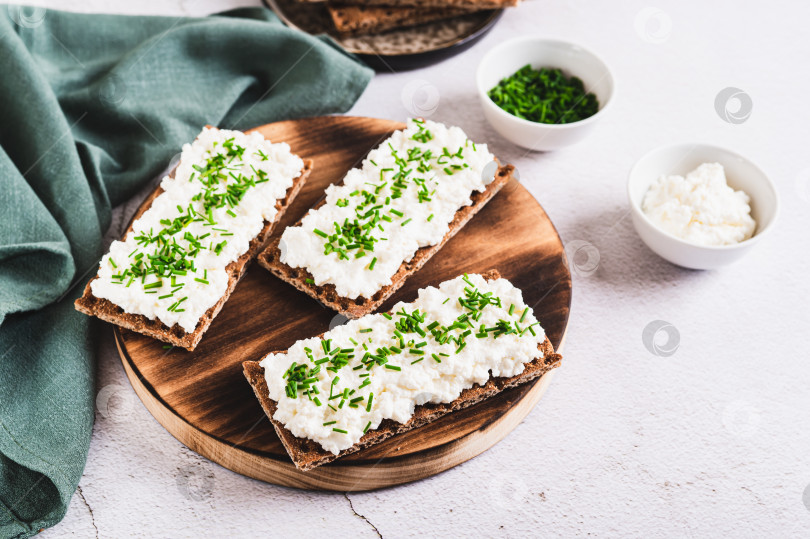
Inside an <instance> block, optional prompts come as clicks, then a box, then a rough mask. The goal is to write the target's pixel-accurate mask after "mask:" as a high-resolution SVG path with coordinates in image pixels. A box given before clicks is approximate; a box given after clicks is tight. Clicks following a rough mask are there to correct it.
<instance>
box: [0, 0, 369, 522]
mask: <svg viewBox="0 0 810 539" xmlns="http://www.w3.org/2000/svg"><path fill="white" fill-rule="evenodd" d="M0 59H2V60H1V61H2V74H1V75H0V184H1V185H2V189H0V537H27V536H30V535H33V534H35V533H37V531H38V530H40V529H41V528H45V527H48V526H52V525H54V524H55V523H57V522H59V520H61V519H62V517H63V516H64V514H65V512H66V510H67V506H68V503H69V501H70V498H71V496H72V495H73V492H74V490H75V488H76V486H77V484H78V482H79V479H80V477H81V474H82V471H83V469H84V464H85V460H86V457H87V449H88V445H89V442H90V435H91V431H92V423H93V417H94V411H93V401H94V388H93V385H94V376H95V370H94V357H93V355H94V350H95V341H96V340H97V337H98V336H97V334H96V332H95V331H94V330H95V329H97V328H96V326H95V324H94V323H93V322H91V319H90V318H88V317H86V316H83V315H81V314H79V313H77V312H75V311H74V310H73V305H72V304H73V300H74V299H75V298H76V297H77V296H78V295H79V294H80V293H81V290H82V288H83V286H84V284H85V282H86V280H87V279H88V277H89V276H90V275H91V274H92V271H93V270H94V269H95V268H96V267H97V265H98V258H99V257H100V255H101V238H102V234H103V233H104V231H105V230H106V228H107V227H108V225H109V223H110V214H111V207H112V206H114V205H116V204H118V203H120V202H122V201H124V200H126V199H127V198H128V197H130V196H132V195H133V194H134V193H135V192H136V191H137V190H138V188H139V187H140V186H142V185H143V184H144V182H146V181H148V180H149V179H150V178H152V177H154V176H155V175H156V174H158V173H159V172H160V171H161V170H163V169H165V168H166V166H167V165H168V164H169V162H170V160H171V158H172V157H173V156H174V155H176V154H177V153H178V152H179V150H180V147H181V145H182V144H183V143H185V142H188V141H190V140H192V139H193V138H194V136H195V135H196V134H197V132H199V130H200V128H201V127H202V126H203V125H205V124H212V125H217V126H221V127H226V128H236V129H242V128H248V127H251V126H255V125H261V124H264V123H267V122H272V121H274V120H280V119H285V118H296V117H304V116H314V115H319V114H327V113H334V112H343V111H345V110H347V109H348V108H349V107H350V106H351V105H352V104H353V103H354V101H355V100H356V99H357V98H358V97H359V95H360V94H361V93H362V91H363V89H364V88H365V87H366V85H367V84H368V81H369V80H370V78H371V76H372V72H371V70H369V69H368V68H366V67H364V66H362V65H361V64H359V63H358V62H356V61H355V60H354V59H353V58H351V57H350V56H348V55H346V54H345V53H343V52H342V51H340V50H339V49H338V48H337V47H336V46H333V44H332V43H331V42H330V41H328V40H325V39H323V40H322V39H318V38H314V37H311V36H308V35H305V34H303V33H301V32H297V31H294V30H291V29H289V28H286V27H285V26H283V25H282V24H281V23H280V22H279V21H278V19H277V18H276V17H275V16H274V15H273V14H272V13H271V12H270V11H268V10H266V9H262V8H250V9H240V10H234V11H230V12H227V13H221V14H218V15H214V16H211V17H205V18H182V17H181V18H172V17H125V16H115V15H80V14H73V13H64V12H59V11H52V10H44V9H41V8H30V7H19V6H0Z"/></svg>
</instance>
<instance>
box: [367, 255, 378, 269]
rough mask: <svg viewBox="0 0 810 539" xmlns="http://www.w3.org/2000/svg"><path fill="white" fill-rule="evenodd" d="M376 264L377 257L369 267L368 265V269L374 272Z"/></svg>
mask: <svg viewBox="0 0 810 539" xmlns="http://www.w3.org/2000/svg"><path fill="white" fill-rule="evenodd" d="M376 263H377V257H376V256H375V257H374V258H373V259H372V260H371V264H369V265H368V269H370V270H373V269H374V264H376Z"/></svg>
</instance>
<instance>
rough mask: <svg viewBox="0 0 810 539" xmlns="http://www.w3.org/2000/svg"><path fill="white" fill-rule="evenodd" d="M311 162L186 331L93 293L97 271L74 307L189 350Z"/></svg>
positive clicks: (265, 238)
mask: <svg viewBox="0 0 810 539" xmlns="http://www.w3.org/2000/svg"><path fill="white" fill-rule="evenodd" d="M312 165H313V163H312V160H310V159H304V169H303V171H302V172H301V175H300V176H298V177H297V178H295V179H294V180H293V184H292V186H291V187H290V188H289V189H287V193H286V195H285V196H284V198H282V199H279V200H277V201H276V210H278V211H277V212H276V215H275V218H274V220H273V221H265V223H264V227H263V228H262V230H261V231H260V232H259V233H258V234H257V235H256V237H254V238H253V239H252V240H251V241H250V243H249V244H248V250H247V251H246V252H245V253H243V254H242V256H240V257H239V258H238V259H236V260H234V261H233V262H231V263H230V264H228V265H227V266H226V268H225V269H226V270H227V271H228V273H229V274H230V275H229V277H228V288H227V290H226V291H225V294H224V295H223V296H222V297H221V298H219V301H217V302H216V303H215V304H214V305H213V306H212V307H211V308H210V309H208V310H207V311H205V314H203V316H202V317H201V318H200V321H199V323H198V324H197V327H196V328H195V329H194V331H193V332H191V333H188V332H186V331H185V330H184V329H183V328H181V327H180V326H179V325H178V324H174V325H173V326H172V327H169V326H167V325H166V324H164V323H163V322H161V321H160V320H158V319H157V318H155V319H154V320H150V319H149V318H147V317H146V316H143V315H140V314H132V313H127V312H125V311H124V310H123V309H122V308H121V307H119V306H118V305H116V304H115V303H113V302H111V301H110V300H108V299H104V298H98V297H96V296H94V295H93V292H92V290H91V289H90V284H91V283H92V282H93V281H94V280H95V279H98V275H96V276H95V277H93V278H92V279H90V281H89V282H88V283H87V285H86V286H85V287H84V293H83V294H82V296H81V297H80V298H79V299H77V300H76V302H75V303H74V306H75V307H76V310H77V311H79V312H81V313H84V314H87V315H89V316H95V317H96V318H100V319H101V320H104V321H105V322H110V323H112V324H115V325H117V326H120V327H122V328H126V329H129V330H132V331H135V332H138V333H142V334H144V335H147V336H149V337H153V338H155V339H158V340H160V341H163V342H167V343H169V344H173V345H174V346H180V347H182V348H185V349H186V350H189V351H193V350H194V348H195V347H196V346H197V344H199V342H200V340H201V339H202V337H203V334H204V333H205V332H206V330H207V329H208V327H209V326H210V325H211V322H212V321H213V320H214V317H216V315H217V314H218V313H219V311H220V310H221V309H222V306H223V305H225V302H226V301H228V298H229V297H230V295H231V293H232V292H233V290H234V288H235V287H236V284H237V283H238V282H239V280H240V279H241V278H242V276H243V275H244V274H245V270H247V266H248V264H249V262H250V261H251V260H253V258H254V257H255V256H256V254H257V253H258V252H259V251H261V250H262V249H263V248H264V246H265V245H266V244H267V241H268V240H269V238H270V235H271V234H272V232H273V228H274V227H275V225H276V223H278V222H279V221H280V220H281V218H282V217H283V216H284V213H285V212H286V210H287V208H288V207H289V206H290V204H291V203H292V201H293V200H294V199H295V197H296V195H297V194H298V192H299V191H300V190H301V188H302V187H303V186H304V184H305V183H306V181H307V178H308V177H309V174H310V172H311V171H312ZM172 174H174V171H172ZM161 193H163V189H162V188H161V187H160V186H158V188H157V189H155V190H154V191H153V192H152V194H150V195H149V196H148V197H147V198H146V200H145V201H144V203H143V204H142V205H141V207H140V208H139V209H138V211H137V212H136V213H135V216H134V217H133V218H132V221H131V222H130V224H129V227H127V230H126V232H124V236H123V237H126V236H127V234H129V233H130V232H131V231H132V225H133V224H135V221H137V220H138V218H139V217H140V216H141V215H143V213H144V212H145V211H146V210H148V209H149V208H150V207H151V206H152V203H153V202H154V200H155V199H156V198H157V197H158V196H160V194H161Z"/></svg>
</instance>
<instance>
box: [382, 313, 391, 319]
mask: <svg viewBox="0 0 810 539" xmlns="http://www.w3.org/2000/svg"><path fill="white" fill-rule="evenodd" d="M381 314H382V315H383V316H384V317H386V318H387V319H388V320H391V318H392V316H391V315H390V314H388V313H381Z"/></svg>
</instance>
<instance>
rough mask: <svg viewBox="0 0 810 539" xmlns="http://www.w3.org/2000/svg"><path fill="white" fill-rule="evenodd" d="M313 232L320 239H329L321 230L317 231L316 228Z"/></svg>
mask: <svg viewBox="0 0 810 539" xmlns="http://www.w3.org/2000/svg"><path fill="white" fill-rule="evenodd" d="M313 232H314V233H316V234H317V235H319V236H320V237H322V238H328V237H329V235H328V234H327V233H326V232H324V231H323V230H318V229H317V228H316V229H314V230H313Z"/></svg>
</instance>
